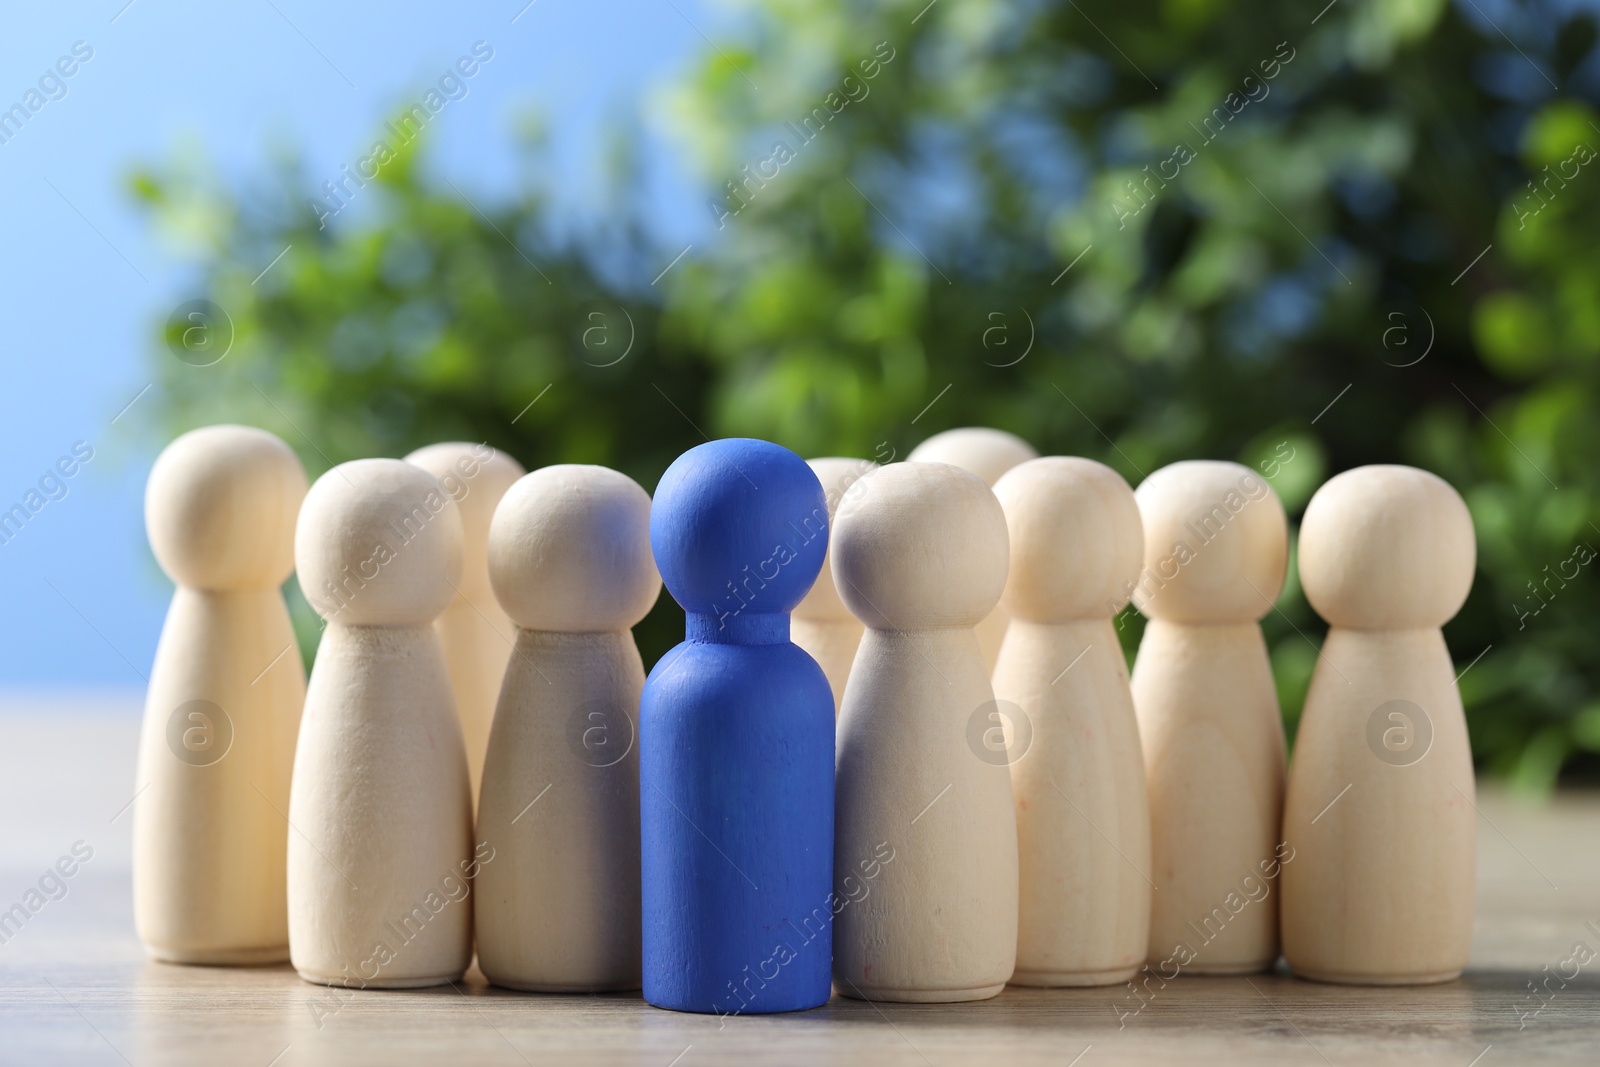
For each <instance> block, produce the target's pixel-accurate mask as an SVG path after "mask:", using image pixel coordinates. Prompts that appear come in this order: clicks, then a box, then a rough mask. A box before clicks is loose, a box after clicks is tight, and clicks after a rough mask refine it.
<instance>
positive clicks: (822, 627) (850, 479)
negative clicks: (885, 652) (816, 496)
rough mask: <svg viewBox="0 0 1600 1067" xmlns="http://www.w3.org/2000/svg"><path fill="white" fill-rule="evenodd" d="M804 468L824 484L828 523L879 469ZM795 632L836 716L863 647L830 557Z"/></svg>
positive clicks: (839, 463)
mask: <svg viewBox="0 0 1600 1067" xmlns="http://www.w3.org/2000/svg"><path fill="white" fill-rule="evenodd" d="M806 465H807V466H808V467H810V468H811V472H812V473H813V474H815V475H816V476H817V480H818V481H820V482H821V483H822V491H823V494H824V495H825V496H826V497H827V500H828V518H829V521H830V522H831V521H832V519H833V515H834V512H836V511H837V510H838V508H839V502H840V501H841V500H843V499H844V497H845V494H846V493H849V492H850V491H851V490H852V489H854V488H855V486H856V483H858V482H859V481H860V480H861V479H862V478H864V477H865V476H866V475H868V474H870V473H871V472H872V471H874V470H876V469H877V466H878V465H877V464H876V463H873V462H872V461H871V460H866V459H840V458H836V457H829V458H826V459H808V460H806ZM791 630H792V633H793V639H794V643H795V644H797V645H799V646H800V647H801V648H803V649H805V650H806V651H807V652H808V653H810V655H811V658H812V659H814V660H816V661H817V664H818V665H819V666H820V667H821V668H822V673H824V674H826V675H827V676H828V685H829V687H830V688H831V689H832V690H833V706H834V714H835V715H836V716H837V714H838V707H839V701H840V700H842V699H844V683H845V680H846V679H848V678H849V677H850V664H851V662H852V661H854V660H855V658H856V648H857V646H859V645H860V644H861V631H862V626H861V623H860V621H859V620H858V619H857V618H856V617H855V616H854V615H852V614H850V611H849V609H848V608H846V607H845V606H844V601H842V600H840V599H839V591H838V589H836V588H835V587H834V584H833V572H832V571H831V570H829V568H828V562H827V559H826V558H824V560H823V563H822V574H821V575H820V576H818V578H817V582H816V584H815V585H813V586H812V587H811V592H809V593H807V594H806V596H805V599H804V600H802V601H800V603H799V605H798V606H797V607H796V608H795V609H794V621H793V623H792V624H791Z"/></svg>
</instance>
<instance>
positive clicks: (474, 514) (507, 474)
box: [406, 441, 526, 600]
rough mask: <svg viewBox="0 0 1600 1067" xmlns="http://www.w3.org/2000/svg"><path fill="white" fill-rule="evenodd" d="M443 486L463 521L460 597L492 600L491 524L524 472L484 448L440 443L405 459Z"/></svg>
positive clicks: (518, 465)
mask: <svg viewBox="0 0 1600 1067" xmlns="http://www.w3.org/2000/svg"><path fill="white" fill-rule="evenodd" d="M406 462H407V463H415V464H416V465H417V466H419V467H421V468H422V469H423V470H425V471H427V472H428V473H429V474H431V475H433V476H434V477H435V478H437V479H439V483H440V484H441V485H443V486H444V489H445V492H447V493H449V494H450V499H451V500H454V501H455V502H456V511H457V512H458V513H459V514H460V516H461V532H462V533H463V534H464V535H465V538H464V540H463V542H462V558H461V595H462V596H465V597H467V598H468V599H469V600H477V599H479V598H480V597H483V598H487V597H489V596H492V595H493V594H492V592H491V590H490V588H489V557H488V544H489V523H490V521H491V520H492V519H493V518H494V509H495V507H496V505H498V504H499V503H500V498H501V497H503V496H505V495H506V490H508V489H510V488H511V486H512V485H513V484H515V483H516V480H517V479H518V478H520V477H522V476H523V474H525V473H526V472H525V471H524V470H523V469H522V464H520V463H518V462H517V461H516V460H514V459H512V458H511V457H510V456H508V455H506V454H505V453H504V452H501V451H498V450H496V449H493V448H490V447H489V446H488V445H485V444H471V443H468V442H465V441H441V442H440V443H439V444H436V445H428V446H427V447H425V448H419V449H417V450H416V451H415V452H413V453H411V454H410V455H409V456H407V457H406Z"/></svg>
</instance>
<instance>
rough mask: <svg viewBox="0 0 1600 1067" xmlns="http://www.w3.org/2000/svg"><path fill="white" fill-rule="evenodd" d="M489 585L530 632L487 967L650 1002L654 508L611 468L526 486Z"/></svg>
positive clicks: (492, 876)
mask: <svg viewBox="0 0 1600 1067" xmlns="http://www.w3.org/2000/svg"><path fill="white" fill-rule="evenodd" d="M489 576H490V578H491V579H492V580H493V582H494V589H495V595H496V596H497V597H498V598H499V600H500V603H501V604H502V605H504V607H505V610H506V612H507V613H508V614H509V615H510V616H511V617H512V618H514V619H515V620H516V621H517V625H518V626H520V627H521V631H520V632H519V633H518V635H517V648H516V652H515V653H514V654H513V655H512V657H511V662H510V664H509V665H508V666H507V668H506V678H505V685H504V687H503V688H502V689H501V692H500V706H499V708H498V709H497V710H496V711H495V718H494V731H493V733H492V734H491V735H490V739H489V755H488V760H487V762H485V764H484V771H483V792H482V794H481V796H480V798H479V802H478V833H477V837H478V840H479V841H480V842H484V843H487V845H488V846H489V847H490V848H491V849H492V850H493V852H494V856H495V860H494V862H493V863H490V864H486V865H485V866H484V867H483V868H482V870H481V871H480V872H479V874H478V883H477V894H478V896H477V900H478V904H477V909H476V912H475V915H476V923H477V942H478V966H479V968H481V969H482V971H483V973H484V976H485V977H487V978H488V979H489V981H491V982H493V983H495V984H496V985H502V986H507V987H510V988H512V989H527V990H534V991H538V992H600V991H604V990H618V989H638V988H639V937H640V910H639V752H638V746H637V745H636V744H635V741H636V737H637V734H636V729H637V723H638V718H639V694H640V691H641V690H642V689H643V688H644V665H643V663H642V662H641V661H640V659H639V650H638V648H637V647H636V646H635V645H634V643H633V634H632V632H631V630H630V627H632V626H634V625H635V624H637V623H638V622H639V620H640V619H642V618H644V616H645V614H646V613H647V612H648V611H649V610H650V608H651V606H652V605H653V604H654V603H655V601H656V597H657V596H658V595H659V594H660V592H661V579H660V577H659V576H658V575H657V574H656V565H655V560H654V559H652V558H651V555H650V497H649V495H648V494H646V493H645V491H644V490H643V489H641V488H639V486H638V484H636V483H635V482H634V481H633V479H631V478H629V477H628V476H627V475H625V474H618V473H617V472H616V471H614V470H608V469H606V468H605V467H590V466H578V465H567V464H564V465H561V466H554V467H545V468H543V469H541V470H537V471H534V472H533V473H532V474H530V475H528V476H527V477H525V478H523V479H522V480H520V481H519V482H517V483H516V484H515V485H514V486H512V487H511V490H510V491H509V492H508V493H506V495H505V498H504V499H502V500H501V501H500V506H499V508H498V509H496V511H495V514H494V522H493V525H492V526H491V527H490V530H489Z"/></svg>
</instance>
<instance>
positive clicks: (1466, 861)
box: [1283, 466, 1478, 985]
mask: <svg viewBox="0 0 1600 1067" xmlns="http://www.w3.org/2000/svg"><path fill="white" fill-rule="evenodd" d="M1476 560H1477V545H1476V539H1475V537H1474V535H1473V529H1472V516H1471V515H1470V514H1469V513H1468V511H1467V506H1466V504H1465V503H1463V502H1462V500H1461V496H1460V495H1459V494H1458V493H1457V492H1456V491H1455V490H1454V489H1453V488H1451V487H1450V485H1449V483H1447V482H1446V481H1445V480H1444V479H1442V478H1440V477H1438V476H1437V475H1434V474H1430V473H1428V472H1427V471H1421V470H1417V469H1415V468H1412V467H1398V466H1378V467H1358V468H1356V469H1355V470H1350V471H1346V472H1344V473H1343V474H1340V475H1338V476H1337V477H1335V478H1332V479H1330V480H1329V481H1328V483H1327V484H1326V485H1324V486H1323V487H1322V488H1321V489H1319V490H1317V493H1316V495H1315V496H1313V497H1312V498H1311V503H1310V504H1309V505H1308V506H1307V507H1306V514H1305V519H1304V520H1303V521H1302V522H1301V524H1300V582H1301V584H1302V585H1303V586H1304V588H1305V591H1306V599H1307V600H1309V601H1310V602H1311V606H1312V607H1313V608H1315V609H1316V612H1317V614H1318V615H1321V616H1322V617H1323V618H1324V619H1326V620H1327V621H1328V625H1329V630H1328V636H1327V639H1326V640H1325V641H1324V642H1323V645H1322V654H1321V656H1320V657H1319V658H1318V660H1317V666H1316V670H1315V672H1314V673H1313V674H1312V677H1311V688H1310V690H1309V692H1307V694H1306V703H1305V711H1304V713H1303V714H1302V716H1301V718H1300V732H1299V736H1298V738H1297V739H1296V743H1295V751H1294V764H1293V766H1292V767H1291V768H1290V771H1289V795H1288V800H1287V803H1286V806H1285V810H1284V818H1283V824H1284V829H1283V836H1284V838H1285V839H1286V840H1287V841H1288V842H1289V844H1290V845H1291V846H1293V847H1294V850H1295V859H1294V862H1293V863H1292V864H1286V865H1285V866H1284V869H1283V954H1284V956H1285V957H1286V958H1287V959H1288V961H1289V966H1290V967H1292V968H1294V972H1295V974H1297V975H1300V976H1301V977H1304V978H1313V979H1316V980H1318V981H1324V982H1349V983H1360V984H1372V985H1410V984H1420V983H1425V982H1446V981H1449V980H1450V979H1452V978H1455V977H1456V976H1457V975H1459V974H1460V973H1461V970H1462V968H1463V967H1465V966H1466V964H1467V955H1468V952H1469V950H1470V949H1471V947H1472V918H1473V895H1474V893H1473V890H1474V880H1475V878H1476V875H1477V818H1478V816H1477V811H1476V810H1475V808H1474V806H1473V805H1474V803H1475V801H1474V799H1473V798H1474V796H1475V789H1474V786H1473V774H1472V752H1471V749H1470V747H1469V745H1468V742H1467V723H1466V717H1465V715H1464V714H1463V712H1462V708H1461V694H1460V692H1459V691H1458V690H1457V688H1456V679H1455V667H1454V665H1453V664H1452V663H1451V660H1450V651H1449V649H1447V648H1446V647H1445V643H1444V636H1443V635H1442V634H1441V633H1440V630H1439V628H1440V627H1441V626H1443V625H1444V624H1445V623H1446V622H1448V621H1449V620H1450V619H1451V618H1452V617H1453V616H1454V615H1455V614H1456V612H1457V611H1459V610H1461V605H1462V604H1463V603H1464V602H1465V601H1466V599H1467V593H1468V592H1469V591H1470V590H1471V588H1472V576H1473V571H1474V569H1475V567H1476Z"/></svg>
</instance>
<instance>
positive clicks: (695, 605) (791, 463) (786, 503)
mask: <svg viewBox="0 0 1600 1067" xmlns="http://www.w3.org/2000/svg"><path fill="white" fill-rule="evenodd" d="M650 545H651V548H652V549H653V550H654V552H655V557H656V566H657V567H659V568H660V570H661V579H662V581H663V582H665V583H666V586H667V590H668V591H669V592H671V593H672V598H673V599H674V600H676V601H677V602H678V603H679V604H681V605H682V606H683V610H684V611H686V612H689V613H690V614H691V615H709V616H711V617H712V618H713V619H716V620H721V621H720V622H718V623H716V624H715V625H716V626H717V629H718V630H721V629H724V628H725V627H726V626H727V625H728V621H729V620H733V619H740V618H745V617H749V616H762V615H786V614H788V613H789V612H791V611H793V610H794V607H795V605H796V604H798V603H800V599H801V598H802V597H804V596H805V595H806V592H807V590H809V589H810V588H811V585H812V583H813V582H815V581H816V580H817V574H818V572H819V571H821V569H822V560H823V557H824V555H826V553H827V551H828V503H827V500H826V498H825V497H824V495H823V491H822V483H821V482H819V481H817V476H816V475H815V474H813V473H811V468H810V467H808V466H806V461H805V460H803V459H801V458H800V457H799V456H797V455H795V454H794V453H793V452H791V451H789V450H788V449H787V448H784V447H783V446H781V445H775V444H773V443H772V442H770V441H758V440H754V439H752V438H747V437H730V438H724V439H723V440H720V441H708V442H706V443H705V444H703V445H697V446H696V447H694V448H691V449H689V451H687V452H685V453H684V454H683V455H681V456H679V457H678V458H677V459H676V460H674V461H673V464H672V466H670V467H668V468H667V472H666V473H665V474H663V475H662V476H661V482H660V484H658V485H657V486H656V495H655V501H654V502H653V503H652V505H651V508H650Z"/></svg>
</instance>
